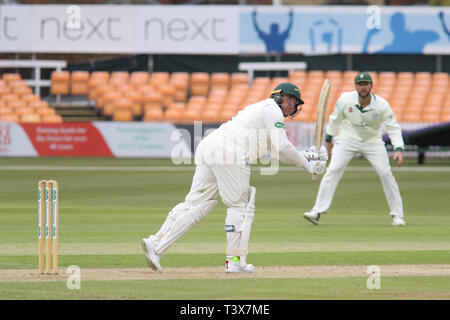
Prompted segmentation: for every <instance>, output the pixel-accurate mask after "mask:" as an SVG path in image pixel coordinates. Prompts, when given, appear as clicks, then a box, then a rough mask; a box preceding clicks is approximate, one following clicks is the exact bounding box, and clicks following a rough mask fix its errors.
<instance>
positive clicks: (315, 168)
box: [305, 160, 326, 174]
mask: <svg viewBox="0 0 450 320" xmlns="http://www.w3.org/2000/svg"><path fill="white" fill-rule="evenodd" d="M325 164H326V161H322V160H311V161H309V162H308V163H307V164H306V168H305V169H306V170H307V171H308V172H309V173H313V174H322V173H324V172H325Z"/></svg>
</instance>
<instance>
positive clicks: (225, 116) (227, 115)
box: [218, 110, 236, 122]
mask: <svg viewBox="0 0 450 320" xmlns="http://www.w3.org/2000/svg"><path fill="white" fill-rule="evenodd" d="M235 115H236V112H234V111H232V110H223V111H221V112H220V113H219V117H218V121H219V122H227V121H228V120H230V119H231V118H233V117H234V116H235Z"/></svg>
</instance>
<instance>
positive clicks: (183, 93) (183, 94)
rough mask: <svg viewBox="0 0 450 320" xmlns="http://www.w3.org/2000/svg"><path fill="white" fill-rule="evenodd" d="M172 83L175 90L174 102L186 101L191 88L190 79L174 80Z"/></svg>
mask: <svg viewBox="0 0 450 320" xmlns="http://www.w3.org/2000/svg"><path fill="white" fill-rule="evenodd" d="M170 83H171V84H172V85H173V87H174V88H175V93H174V100H175V101H176V102H182V101H186V99H187V95H188V88H189V79H188V78H187V79H182V78H173V79H172V80H171V81H170Z"/></svg>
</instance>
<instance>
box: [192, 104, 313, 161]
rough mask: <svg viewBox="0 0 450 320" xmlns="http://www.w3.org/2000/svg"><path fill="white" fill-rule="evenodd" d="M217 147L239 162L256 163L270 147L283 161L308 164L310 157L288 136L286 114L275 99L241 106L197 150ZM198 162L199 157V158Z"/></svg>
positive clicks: (271, 151) (219, 150)
mask: <svg viewBox="0 0 450 320" xmlns="http://www.w3.org/2000/svg"><path fill="white" fill-rule="evenodd" d="M199 148H200V150H205V149H212V148H214V149H215V150H216V151H218V152H222V153H227V154H228V155H231V156H233V157H235V159H236V160H237V163H254V162H255V161H256V160H257V159H258V158H259V157H261V156H263V155H266V154H267V152H268V151H269V152H270V153H271V155H272V156H273V157H276V158H278V159H279V160H280V161H281V162H283V163H287V164H294V165H296V166H298V167H302V168H305V166H306V163H307V159H306V158H305V157H304V156H303V155H302V154H301V153H300V152H298V151H297V149H296V148H295V147H294V145H293V144H292V143H291V142H290V141H289V140H288V138H287V135H286V129H285V125H284V116H283V113H282V111H281V109H280V107H279V106H278V104H277V103H276V102H275V101H274V100H273V99H266V100H262V101H260V102H257V103H255V104H252V105H249V106H247V107H245V108H244V109H242V110H240V111H239V112H238V113H237V114H236V115H235V116H234V117H233V118H232V119H230V120H229V121H228V122H225V123H224V124H222V125H221V126H220V127H219V128H218V129H216V130H215V131H214V132H212V133H211V134H209V135H208V136H207V137H205V138H204V139H203V140H202V142H201V143H200V144H199V146H198V148H197V151H198V150H199ZM196 162H197V158H196Z"/></svg>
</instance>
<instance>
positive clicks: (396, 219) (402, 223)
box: [391, 215, 406, 227]
mask: <svg viewBox="0 0 450 320" xmlns="http://www.w3.org/2000/svg"><path fill="white" fill-rule="evenodd" d="M391 217H392V225H393V226H394V227H398V226H406V222H405V220H403V218H401V217H398V216H394V215H392V216H391Z"/></svg>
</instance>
